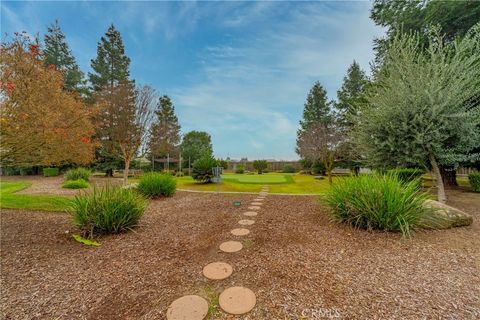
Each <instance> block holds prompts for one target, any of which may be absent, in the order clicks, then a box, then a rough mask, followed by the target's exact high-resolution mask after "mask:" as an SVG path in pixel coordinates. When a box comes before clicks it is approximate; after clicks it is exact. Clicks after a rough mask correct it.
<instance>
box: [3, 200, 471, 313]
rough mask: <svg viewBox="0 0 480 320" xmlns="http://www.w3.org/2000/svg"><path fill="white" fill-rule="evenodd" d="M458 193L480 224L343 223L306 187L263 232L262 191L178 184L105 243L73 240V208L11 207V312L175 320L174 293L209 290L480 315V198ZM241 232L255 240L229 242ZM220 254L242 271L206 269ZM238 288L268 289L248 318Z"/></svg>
mask: <svg viewBox="0 0 480 320" xmlns="http://www.w3.org/2000/svg"><path fill="white" fill-rule="evenodd" d="M450 192H451V194H450V195H454V197H451V199H452V203H451V204H452V205H457V206H458V207H460V206H461V205H462V206H463V207H462V209H463V210H465V211H467V212H470V213H471V214H473V215H474V217H475V218H474V219H475V220H474V223H473V225H471V226H469V227H464V228H457V229H451V230H442V231H421V232H417V233H415V235H414V236H413V238H411V239H402V238H401V236H400V235H399V234H395V233H383V232H367V231H363V230H354V229H351V228H349V227H347V226H344V225H338V224H335V223H332V222H330V221H329V218H328V216H327V215H326V214H325V210H326V209H325V208H324V207H322V205H321V204H320V203H319V202H318V199H317V197H304V196H274V195H270V196H269V197H267V198H266V199H265V200H264V201H263V202H264V204H263V206H262V209H261V219H260V218H259V219H257V220H256V223H255V224H253V225H251V226H248V229H249V230H250V231H251V232H250V233H249V234H248V235H244V236H238V237H235V236H233V235H232V234H231V233H230V231H231V230H232V228H234V227H236V226H238V227H239V225H238V221H239V220H240V219H243V217H242V213H243V212H245V211H248V210H247V206H248V204H249V203H250V202H251V201H252V200H253V199H254V198H255V197H256V196H255V195H218V194H196V193H187V192H178V193H177V194H176V195H175V196H174V197H172V198H169V199H165V200H155V201H152V202H151V204H150V206H149V208H148V210H147V212H146V214H145V216H144V217H143V218H142V220H141V225H140V226H139V227H138V228H137V229H135V230H134V231H133V232H129V233H124V234H120V235H115V236H104V237H100V238H98V239H97V241H99V242H100V243H101V246H100V247H87V246H83V245H81V244H79V243H77V242H75V241H74V240H72V239H71V234H72V233H74V232H75V229H74V228H73V227H72V226H71V224H70V220H69V217H68V215H66V214H63V213H52V212H34V211H22V210H2V213H1V300H0V301H1V317H2V318H3V319H96V320H97V319H165V313H166V311H167V308H168V306H169V304H170V303H171V302H172V301H174V300H175V299H177V298H179V297H181V296H184V295H193V294H197V295H200V296H202V297H205V298H206V299H207V300H208V301H209V302H210V318H212V319H237V318H238V319H299V318H300V317H301V316H303V318H304V319H325V318H328V317H331V318H333V317H335V318H341V319H422V318H428V319H476V318H479V317H480V298H479V297H480V276H479V275H480V263H479V262H480V227H479V222H478V221H479V218H480V212H479V211H480V209H479V208H480V196H479V195H478V194H473V193H467V192H463V191H450ZM457 193H458V194H457ZM462 197H463V198H462ZM453 198H455V199H457V200H454V199H453ZM237 199H238V200H241V201H242V206H241V207H235V206H233V204H232V201H233V200H237ZM458 199H460V200H458ZM462 199H463V200H462ZM455 201H458V203H455ZM460 204H461V205H460ZM67 231H68V233H66V232H67ZM229 240H237V241H241V242H242V244H243V249H242V250H241V251H239V252H236V253H233V254H231V253H224V252H221V251H220V250H219V248H218V247H219V244H220V243H222V242H224V241H229ZM214 261H223V262H226V263H228V264H230V265H231V266H232V267H233V273H232V275H231V276H230V277H228V278H226V279H224V280H209V279H207V278H206V277H204V276H203V274H202V269H203V267H204V266H205V265H207V264H208V263H211V262H214ZM235 286H242V287H247V288H249V289H251V290H252V291H253V292H254V293H255V295H256V298H257V301H256V302H257V304H256V306H255V308H254V309H253V310H252V311H251V312H250V313H248V314H246V315H243V316H239V317H234V316H230V315H227V314H225V313H223V312H222V311H221V309H220V308H219V307H218V294H220V293H221V292H222V291H223V290H224V289H226V288H228V287H235Z"/></svg>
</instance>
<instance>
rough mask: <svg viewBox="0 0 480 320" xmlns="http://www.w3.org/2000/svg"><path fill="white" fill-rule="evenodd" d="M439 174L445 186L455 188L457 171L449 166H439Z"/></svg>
mask: <svg viewBox="0 0 480 320" xmlns="http://www.w3.org/2000/svg"><path fill="white" fill-rule="evenodd" d="M440 174H441V175H442V179H443V183H444V184H445V186H450V187H457V186H458V183H457V170H455V168H454V167H451V166H440Z"/></svg>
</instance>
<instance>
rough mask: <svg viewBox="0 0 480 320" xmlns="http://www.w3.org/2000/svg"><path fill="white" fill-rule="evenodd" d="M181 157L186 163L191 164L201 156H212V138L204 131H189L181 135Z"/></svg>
mask: <svg viewBox="0 0 480 320" xmlns="http://www.w3.org/2000/svg"><path fill="white" fill-rule="evenodd" d="M181 150H182V158H183V159H184V160H185V162H186V163H187V164H188V160H189V159H190V163H191V164H193V163H194V162H195V161H196V160H198V159H200V158H202V157H203V156H210V157H211V156H212V155H213V148H212V138H211V137H210V135H209V134H208V133H207V132H204V131H190V132H188V133H187V134H185V136H184V137H183V141H182V145H181Z"/></svg>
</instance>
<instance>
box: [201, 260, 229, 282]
mask: <svg viewBox="0 0 480 320" xmlns="http://www.w3.org/2000/svg"><path fill="white" fill-rule="evenodd" d="M232 272H233V268H232V266H231V265H229V264H228V263H225V262H212V263H209V264H207V265H206V266H205V267H203V275H204V276H205V277H207V278H208V279H211V280H223V279H226V278H228V277H230V275H231V274H232Z"/></svg>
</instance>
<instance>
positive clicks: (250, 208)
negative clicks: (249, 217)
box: [248, 206, 260, 210]
mask: <svg viewBox="0 0 480 320" xmlns="http://www.w3.org/2000/svg"><path fill="white" fill-rule="evenodd" d="M259 209H260V207H259V206H250V207H248V210H259Z"/></svg>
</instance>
